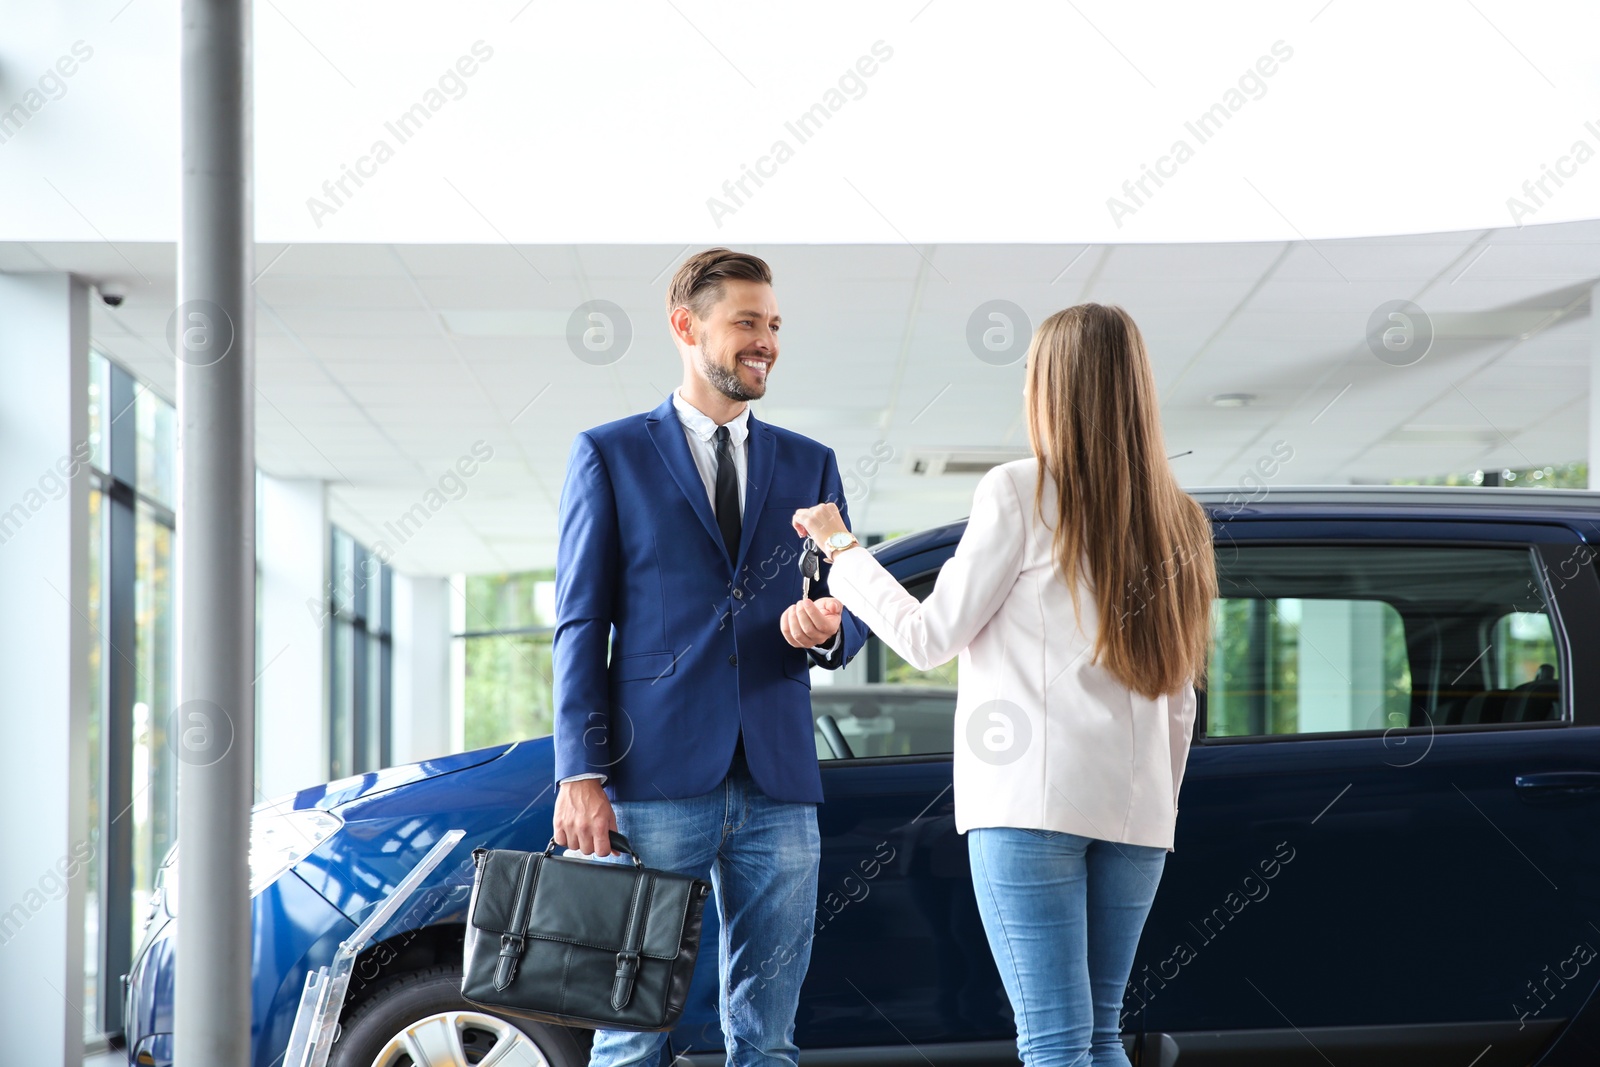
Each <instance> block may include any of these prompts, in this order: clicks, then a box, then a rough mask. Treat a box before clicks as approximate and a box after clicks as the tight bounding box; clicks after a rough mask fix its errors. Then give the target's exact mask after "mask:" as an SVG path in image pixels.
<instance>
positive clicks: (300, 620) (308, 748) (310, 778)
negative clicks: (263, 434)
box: [256, 474, 331, 798]
mask: <svg viewBox="0 0 1600 1067" xmlns="http://www.w3.org/2000/svg"><path fill="white" fill-rule="evenodd" d="M257 484H258V485H259V486H260V492H261V507H260V512H261V545H260V548H259V551H258V552H257V560H258V562H259V564H260V567H261V610H260V616H261V640H260V657H261V666H260V667H259V668H257V670H258V671H259V673H260V677H259V678H257V679H256V694H257V698H258V699H257V701H256V707H257V709H258V713H259V714H260V716H261V721H260V722H259V723H258V724H257V729H256V737H257V738H259V739H260V745H261V752H260V758H259V760H258V761H257V766H258V767H259V770H260V782H259V783H258V790H257V792H258V793H259V794H260V795H261V796H262V797H263V798H271V797H277V796H280V795H282V794H284V793H289V792H293V791H294V790H297V789H304V788H306V787H307V786H312V785H318V784H320V783H322V782H324V781H326V780H327V777H328V715H327V704H328V628H329V626H330V625H331V620H330V619H329V617H328V586H329V581H330V579H329V577H328V504H327V489H326V486H325V485H324V483H323V482H321V481H320V480H318V479H314V478H292V479H291V478H273V477H271V476H270V475H265V474H263V475H262V476H261V478H260V480H259V482H258V483H257Z"/></svg>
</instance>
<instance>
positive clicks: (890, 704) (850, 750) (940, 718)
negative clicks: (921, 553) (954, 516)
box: [811, 574, 956, 760]
mask: <svg viewBox="0 0 1600 1067" xmlns="http://www.w3.org/2000/svg"><path fill="white" fill-rule="evenodd" d="M934 578H935V575H934V574H927V575H922V576H919V577H918V578H916V579H913V580H912V581H908V582H906V583H905V586H906V590H907V592H909V593H911V595H912V596H914V597H916V598H917V599H918V600H925V599H927V596H928V594H929V593H931V592H933V583H934ZM858 656H860V657H865V658H866V663H867V678H868V681H867V683H866V684H865V685H819V686H813V687H812V689H811V714H812V719H813V721H814V723H815V725H816V729H815V731H814V737H815V741H816V746H817V758H818V759H819V760H833V759H850V758H854V759H867V758H871V757H873V756H924V755H937V754H946V755H948V754H949V753H950V752H951V751H952V743H953V742H952V738H953V730H954V722H955V713H956V661H955V660H951V661H950V662H949V663H946V664H945V665H944V666H942V667H937V668H935V669H933V670H931V671H919V670H917V669H916V668H915V667H912V666H911V665H910V664H909V663H907V662H906V661H905V660H903V659H901V658H900V657H899V656H897V655H896V654H895V652H894V650H893V649H891V648H890V647H889V646H887V645H885V644H884V643H883V641H882V640H881V639H880V638H878V637H877V636H873V637H871V638H869V639H868V640H867V644H866V647H865V648H863V649H862V650H861V651H860V652H859V653H858Z"/></svg>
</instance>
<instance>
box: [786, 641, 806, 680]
mask: <svg viewBox="0 0 1600 1067" xmlns="http://www.w3.org/2000/svg"><path fill="white" fill-rule="evenodd" d="M783 673H784V674H787V675H788V676H789V677H791V678H793V679H794V680H795V681H797V682H805V683H806V684H807V685H810V684H811V654H810V653H809V652H807V651H806V650H805V649H803V648H786V649H785V650H784V653H783Z"/></svg>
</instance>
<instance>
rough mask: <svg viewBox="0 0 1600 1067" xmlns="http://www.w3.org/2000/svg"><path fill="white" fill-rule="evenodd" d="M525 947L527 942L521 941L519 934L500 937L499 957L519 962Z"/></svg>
mask: <svg viewBox="0 0 1600 1067" xmlns="http://www.w3.org/2000/svg"><path fill="white" fill-rule="evenodd" d="M526 947H527V942H526V941H524V940H523V938H522V935H521V934H501V935H500V955H502V956H506V957H508V958H510V959H518V960H519V959H521V958H522V953H523V950H524V949H525V948H526Z"/></svg>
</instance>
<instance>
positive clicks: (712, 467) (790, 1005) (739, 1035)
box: [553, 248, 866, 1067]
mask: <svg viewBox="0 0 1600 1067" xmlns="http://www.w3.org/2000/svg"><path fill="white" fill-rule="evenodd" d="M667 314H668V322H669V325H670V327H671V331H672V339H673V342H674V343H675V344H676V346H677V348H678V352H679V354H680V355H681V357H682V360H683V384H682V385H681V386H680V387H679V388H678V389H677V391H675V392H674V393H673V394H672V395H671V396H670V397H668V398H667V399H666V400H665V401H663V402H662V403H661V404H660V405H659V406H658V407H657V408H656V409H655V410H654V411H651V412H649V413H648V414H645V415H634V416H630V417H629V418H625V419H619V420H618V421H616V422H611V423H607V424H605V425H603V426H597V427H595V428H594V429H592V430H588V431H585V432H583V433H580V434H578V437H577V440H576V441H575V442H574V443H573V447H572V455H571V458H570V459H569V461H568V465H567V479H566V484H565V486H564V487H563V488H562V491H561V507H560V541H559V544H558V547H557V549H556V632H555V639H554V645H553V656H554V666H555V749H556V780H557V781H558V782H560V792H559V793H558V795H557V798H556V810H555V838H556V841H557V842H558V843H560V844H562V845H565V846H567V847H569V848H575V849H577V850H579V851H580V852H585V853H592V854H595V855H600V856H605V855H608V854H610V852H611V848H610V844H609V839H608V837H609V831H611V830H620V831H621V832H622V833H623V834H624V835H625V836H626V837H627V838H628V839H629V841H630V843H631V844H632V845H633V846H634V847H635V848H636V849H637V850H638V852H639V854H640V856H642V857H643V858H644V860H645V862H646V863H648V864H649V865H651V866H653V867H660V868H664V869H667V870H674V871H680V872H683V873H687V874H694V875H698V876H701V877H709V878H710V880H711V882H712V885H713V886H714V888H715V890H716V894H717V904H718V909H719V913H720V915H721V917H722V933H721V937H722V944H721V952H720V953H719V956H720V960H719V962H720V968H721V970H720V978H721V987H722V996H721V1002H720V1004H721V1015H722V1029H723V1034H724V1038H725V1040H726V1044H727V1049H728V1062H729V1063H730V1064H731V1065H733V1067H758V1065H759V1067H779V1065H789V1067H793V1065H794V1064H795V1063H796V1061H797V1057H798V1049H797V1048H796V1047H795V1044H794V1015H795V1008H796V1006H797V1004H798V1002H799V996H800V981H801V979H802V978H803V977H804V976H805V972H806V967H807V965H808V963H809V961H810V955H811V936H812V924H813V922H814V918H815V911H816V903H817V868H818V863H819V859H820V851H819V850H820V837H819V835H818V832H817V819H816V805H817V804H818V803H820V802H821V800H822V778H821V774H820V773H819V771H818V768H817V759H816V745H815V742H814V740H813V729H814V727H813V725H812V717H811V683H810V669H811V667H812V666H813V665H817V666H821V667H826V668H830V669H837V668H839V667H841V666H843V665H844V664H845V663H846V662H848V661H849V659H850V658H851V657H852V656H854V655H855V653H856V652H857V650H859V649H860V648H861V646H862V644H863V643H864V642H865V640H866V628H865V627H864V626H863V625H862V624H861V623H860V622H859V621H858V620H857V619H855V618H854V617H853V616H851V615H849V614H848V613H846V612H844V611H843V608H842V606H841V605H840V604H839V602H838V601H837V600H835V599H833V598H831V597H828V596H827V595H826V586H825V580H826V575H824V583H813V584H812V587H811V596H812V597H814V598H815V599H808V598H803V597H802V596H801V576H800V572H799V569H798V567H797V560H798V557H799V550H800V546H799V542H798V539H797V538H796V536H795V533H794V528H793V526H792V524H791V521H790V520H791V517H792V516H793V514H794V512H795V510H796V509H797V508H800V507H810V506H812V505H814V504H815V502H816V501H817V500H834V501H838V502H839V504H840V506H841V509H842V507H843V503H844V491H843V487H842V485H841V483H840V479H839V467H838V462H837V460H836V459H835V457H834V454H833V450H832V449H830V448H828V447H826V446H824V445H822V444H819V443H817V442H816V441H813V440H811V439H809V438H806V437H802V436H800V435H799V434H796V433H790V432H789V431H787V430H782V429H779V428H777V427H775V426H769V425H767V424H765V423H762V422H760V421H758V420H757V419H756V418H755V417H754V416H753V415H752V414H751V413H750V410H749V406H748V402H749V401H751V400H758V399H760V398H761V397H762V396H764V395H765V394H766V391H767V378H768V376H769V374H770V373H771V371H772V368H773V365H774V364H775V363H776V362H777V359H778V330H779V327H780V325H781V319H780V316H779V315H778V305H777V300H776V298H775V297H774V295H773V291H772V273H771V271H770V270H769V269H768V267H767V264H766V263H765V262H763V261H762V260H760V259H758V258H757V257H755V256H752V255H745V254H741V253H736V252H730V251H728V250H727V249H723V248H714V249H710V250H708V251H705V252H701V253H699V254H698V255H695V256H692V257H690V258H689V259H688V260H687V261H686V262H685V263H684V264H683V266H681V267H680V268H679V269H678V272H677V273H676V275H674V277H673V279H672V284H671V286H670V287H669V289H668V293H667ZM608 643H609V655H608V648H607V646H608ZM774 971H776V976H775V977H774V976H773V972H774ZM665 1040H666V1035H665V1034H660V1033H642V1034H641V1033H631V1032H625V1031H615V1030H598V1031H596V1032H595V1042H594V1048H593V1051H592V1052H591V1054H590V1061H589V1062H590V1067H622V1065H630V1064H653V1063H654V1062H655V1061H656V1059H657V1058H658V1057H659V1056H660V1054H661V1050H662V1045H663V1043H664V1042H665Z"/></svg>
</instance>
